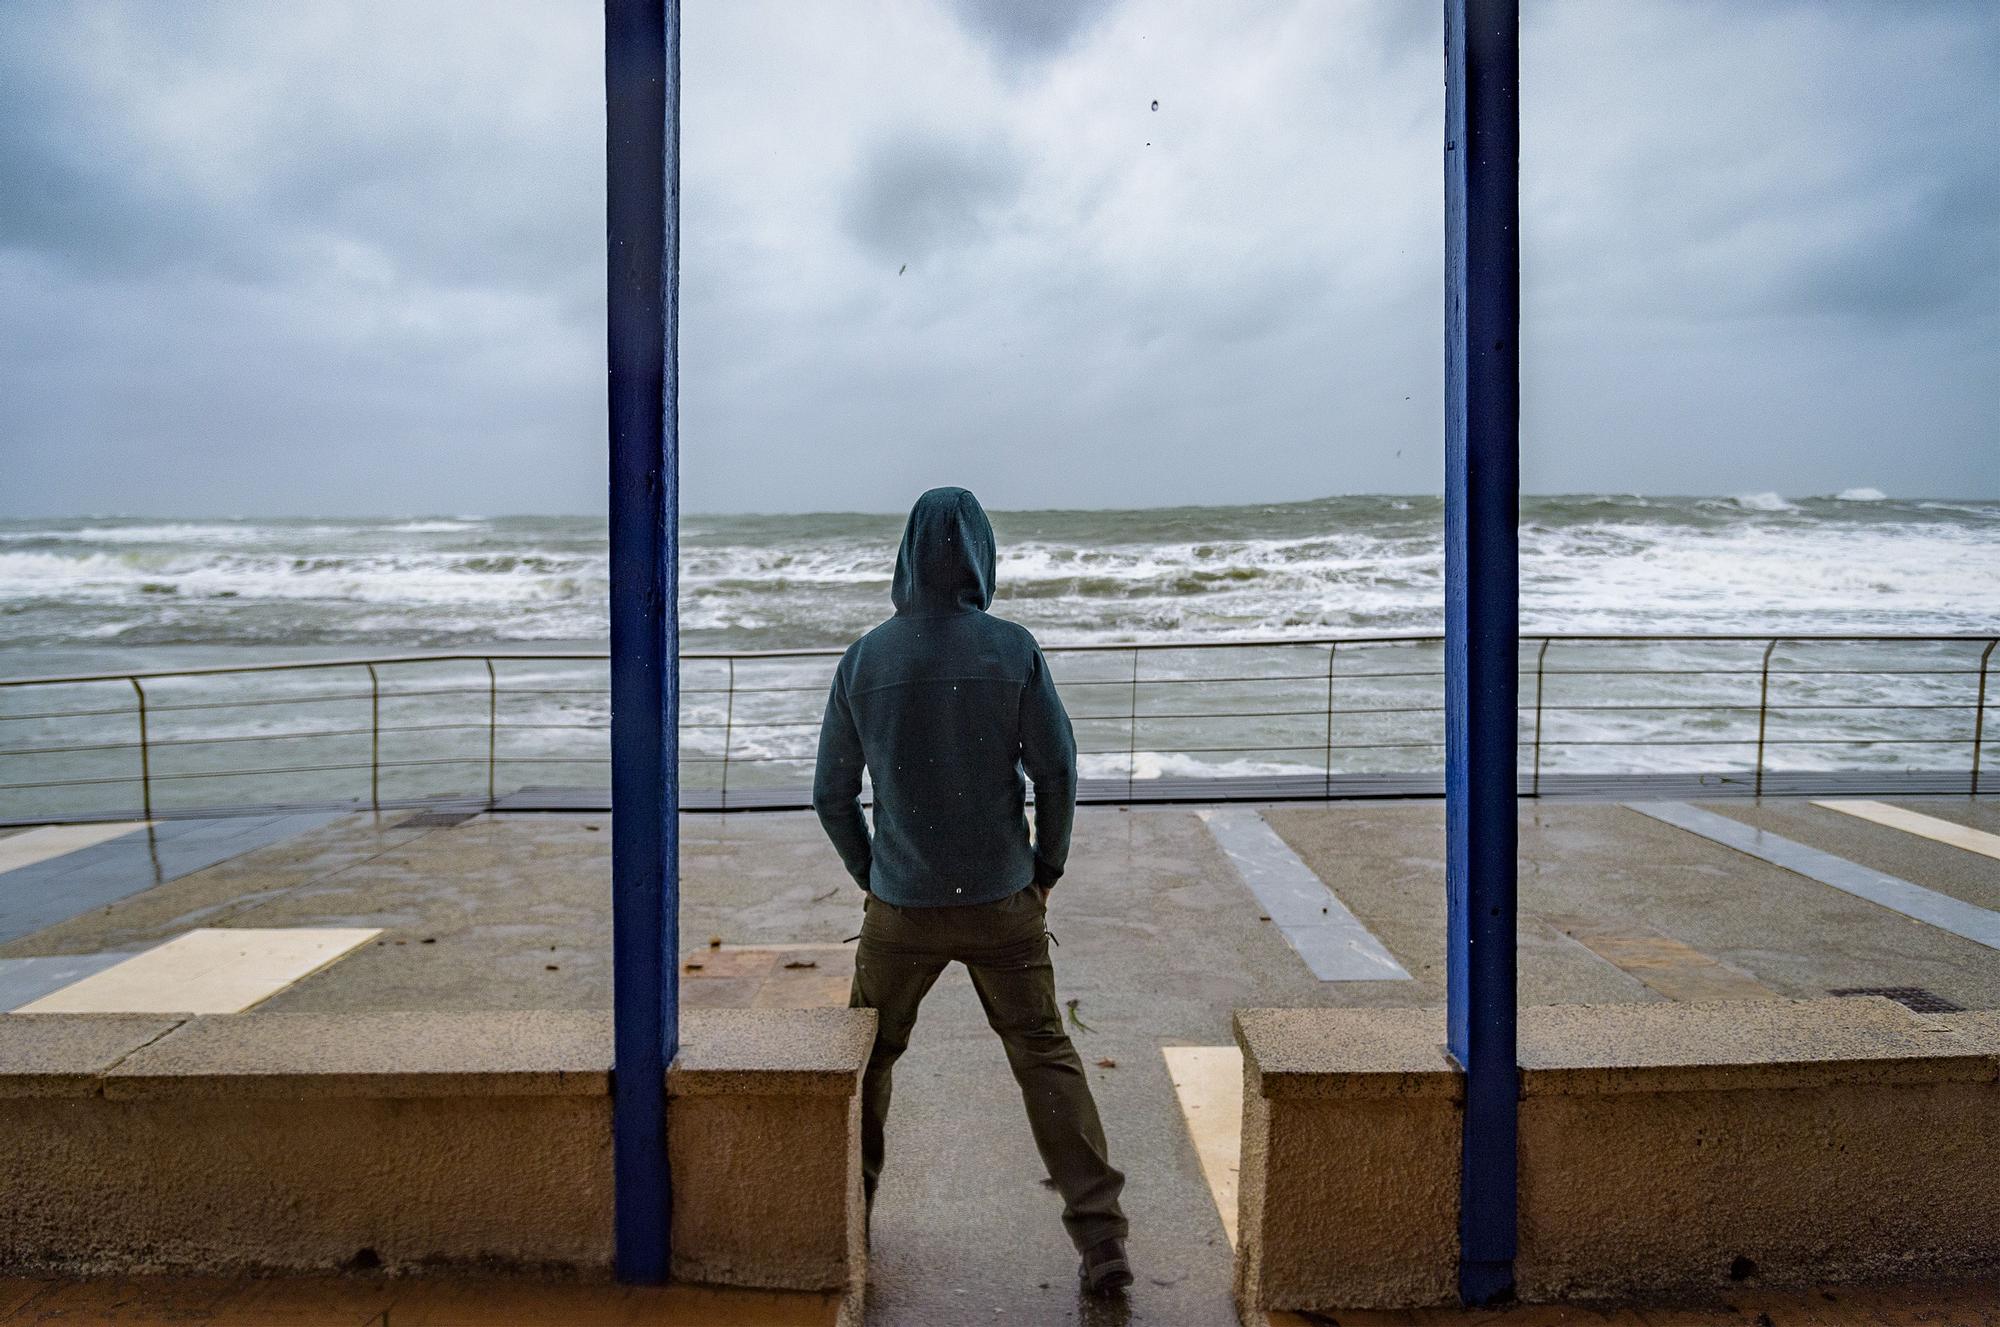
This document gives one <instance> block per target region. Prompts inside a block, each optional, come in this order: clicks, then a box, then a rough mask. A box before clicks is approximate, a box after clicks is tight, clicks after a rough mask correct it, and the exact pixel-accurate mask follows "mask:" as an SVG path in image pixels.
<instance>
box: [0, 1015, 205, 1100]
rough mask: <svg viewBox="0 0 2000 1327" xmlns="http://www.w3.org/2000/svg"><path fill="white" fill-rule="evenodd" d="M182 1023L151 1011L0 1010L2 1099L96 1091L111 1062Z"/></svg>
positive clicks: (89, 1094) (111, 1065) (92, 1095)
mask: <svg viewBox="0 0 2000 1327" xmlns="http://www.w3.org/2000/svg"><path fill="white" fill-rule="evenodd" d="M181 1022H182V1020H181V1019H178V1018H165V1017H161V1016H159V1015H155V1014H4V1015H0V1099H5V1098H9V1097H94V1096H97V1095H99V1093H100V1092H101V1091H102V1090H103V1080H104V1075H105V1074H106V1073H107V1072H108V1071H109V1070H110V1069H111V1068H112V1067H113V1066H114V1065H116V1064H118V1062H119V1061H121V1060H123V1059H124V1058H125V1057H126V1056H128V1055H130V1054H132V1052H134V1051H136V1050H138V1049H139V1048H140V1047H142V1046H144V1045H146V1044H147V1043H149V1042H152V1041H156V1040H158V1039H159V1038H160V1037H163V1036H165V1035H166V1034H167V1033H169V1032H172V1031H173V1030H174V1029H175V1028H177V1027H179V1026H180V1025H181Z"/></svg>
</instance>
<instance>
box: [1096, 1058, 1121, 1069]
mask: <svg viewBox="0 0 2000 1327" xmlns="http://www.w3.org/2000/svg"><path fill="white" fill-rule="evenodd" d="M1097 1067H1098V1068H1100V1069H1116V1068H1117V1067H1118V1061H1116V1060H1113V1059H1111V1058H1109V1057H1106V1058H1105V1059H1102V1060H1099V1061H1098V1062H1097Z"/></svg>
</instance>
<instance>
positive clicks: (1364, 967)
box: [1195, 806, 1410, 981]
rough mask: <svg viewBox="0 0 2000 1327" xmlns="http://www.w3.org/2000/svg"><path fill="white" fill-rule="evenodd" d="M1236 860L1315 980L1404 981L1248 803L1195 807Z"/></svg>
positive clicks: (1399, 969) (1383, 950)
mask: <svg viewBox="0 0 2000 1327" xmlns="http://www.w3.org/2000/svg"><path fill="white" fill-rule="evenodd" d="M1195 814H1196V815H1197V816H1198V817H1199V818H1200V820H1201V823H1202V824H1204V825H1207V826H1208V832H1209V833H1210V834H1212V835H1214V836H1215V841H1216V843H1217V844H1219V845H1220V846H1221V848H1222V851H1223V852H1224V853H1225V854H1226V855H1227V856H1228V858H1229V861H1230V863H1231V864H1232V865H1233V866H1235V868H1236V872H1237V874H1238V875H1240V876H1242V877H1243V883H1244V884H1246V885H1248V886H1249V887H1250V892H1251V893H1252V894H1255V895H1256V896H1257V901H1258V902H1259V903H1261V904H1263V906H1264V912H1265V913H1266V914H1267V915H1268V916H1269V917H1270V918H1271V920H1272V921H1273V922H1275V923H1276V924H1277V927H1278V929H1279V930H1280V931H1281V932H1283V934H1284V937H1285V942H1286V943H1287V944H1289V945H1290V946H1291V947H1292V948H1293V949H1294V950H1295V951H1296V952H1297V953H1298V956H1299V957H1300V958H1302V959H1304V960H1305V962H1306V966H1307V967H1309V968H1311V969H1312V974H1313V976H1315V977H1318V978H1319V979H1320V980H1321V981H1408V980H1409V979H1410V974H1409V973H1407V972H1405V971H1404V970H1403V965H1402V964H1400V963H1398V962H1397V961H1396V959H1395V956H1394V955H1392V954H1390V952H1389V951H1388V949H1387V948H1386V947H1384V945H1383V944H1382V942H1381V941H1380V940H1377V939H1376V938H1375V936H1374V933H1373V932H1371V931H1370V930H1369V929H1368V928H1367V927H1366V926H1364V925H1362V923H1361V919H1360V918H1359V917H1357V916H1355V915H1354V914H1353V913H1352V912H1349V911H1348V909H1347V905H1346V904H1345V903H1342V902H1341V901H1340V898H1339V896H1338V895H1336V894H1335V893H1334V892H1333V891H1332V890H1331V889H1329V888H1327V886H1326V882H1325V881H1324V880H1321V879H1320V878H1319V877H1318V876H1317V875H1315V874H1314V873H1313V869H1312V868H1311V867H1310V866H1307V865H1306V864H1305V862H1304V861H1302V860H1301V859H1300V857H1299V855H1298V854H1297V853H1295V852H1293V851H1292V848H1291V845H1290V844H1288V843H1286V842H1285V841H1284V840H1283V839H1282V838H1280V837H1278V832H1277V831H1276V830H1274V829H1272V828H1271V827H1270V825H1268V824H1266V823H1265V821H1264V817H1263V816H1261V815H1259V814H1258V813H1257V812H1255V811H1253V810H1251V809H1250V808H1248V807H1236V806H1232V807H1222V808H1218V809H1215V810H1210V811H1197V812H1196V813H1195Z"/></svg>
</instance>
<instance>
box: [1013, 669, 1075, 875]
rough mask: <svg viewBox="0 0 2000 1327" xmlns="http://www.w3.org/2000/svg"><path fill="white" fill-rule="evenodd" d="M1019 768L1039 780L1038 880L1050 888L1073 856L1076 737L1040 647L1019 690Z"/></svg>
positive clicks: (1036, 806)
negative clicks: (1070, 838) (1070, 856)
mask: <svg viewBox="0 0 2000 1327" xmlns="http://www.w3.org/2000/svg"><path fill="white" fill-rule="evenodd" d="M1021 767H1022V768H1023V769H1025V770H1026V771H1027V772H1028V777H1029V778H1030V779H1032V780H1034V784H1035V883H1036V884H1037V885H1040V886H1041V887H1042V888H1044V889H1047V888H1050V887H1051V886H1053V885H1054V884H1055V883H1056V881H1058V880H1060V879H1061V878H1062V873H1063V864H1064V863H1065V862H1067V861H1068V860H1069V831H1070V822H1071V821H1073V820H1074V819H1075V818H1076V735H1075V733H1074V732H1073V731H1072V730H1071V729H1070V724H1069V715H1068V713H1067V712H1065V711H1064V709H1063V703H1062V697H1061V696H1058V695H1057V694H1056V683H1055V679H1054V678H1052V677H1050V676H1049V664H1048V660H1046V659H1044V658H1043V657H1042V652H1041V650H1040V648H1037V649H1036V650H1035V657H1034V663H1033V666H1032V671H1031V674H1030V676H1029V678H1028V682H1027V686H1026V687H1025V688H1023V690H1022V692H1021Z"/></svg>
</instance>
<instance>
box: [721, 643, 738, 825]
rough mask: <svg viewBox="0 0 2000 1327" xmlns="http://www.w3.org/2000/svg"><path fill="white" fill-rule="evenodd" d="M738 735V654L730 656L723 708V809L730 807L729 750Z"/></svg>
mask: <svg viewBox="0 0 2000 1327" xmlns="http://www.w3.org/2000/svg"><path fill="white" fill-rule="evenodd" d="M735 737H736V656H734V655H731V656H730V657H729V691H728V694H727V696H725V697H724V699H723V708H722V809H723V810H725V811H727V810H728V809H729V751H730V748H731V747H732V746H734V745H735Z"/></svg>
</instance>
